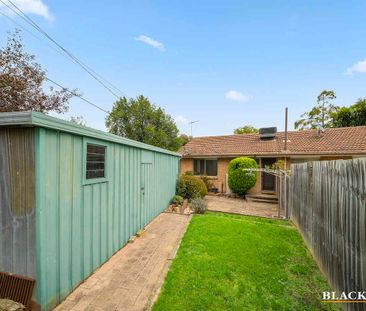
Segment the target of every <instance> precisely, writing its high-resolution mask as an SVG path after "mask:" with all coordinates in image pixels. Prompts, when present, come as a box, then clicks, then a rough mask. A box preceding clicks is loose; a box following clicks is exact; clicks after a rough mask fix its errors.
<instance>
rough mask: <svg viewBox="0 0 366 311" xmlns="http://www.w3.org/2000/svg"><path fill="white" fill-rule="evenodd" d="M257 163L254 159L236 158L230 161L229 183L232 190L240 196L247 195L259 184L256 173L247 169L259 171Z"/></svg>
mask: <svg viewBox="0 0 366 311" xmlns="http://www.w3.org/2000/svg"><path fill="white" fill-rule="evenodd" d="M257 168H258V165H257V162H256V161H255V160H254V159H252V158H245V157H241V158H236V159H233V160H231V161H230V163H229V168H228V175H229V176H228V183H229V187H230V189H231V190H232V191H233V192H235V193H238V194H245V193H247V192H248V190H249V189H250V188H252V187H253V186H254V185H255V183H256V182H257V174H256V172H250V171H246V170H245V169H257Z"/></svg>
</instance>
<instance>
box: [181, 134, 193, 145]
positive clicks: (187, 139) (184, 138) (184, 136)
mask: <svg viewBox="0 0 366 311" xmlns="http://www.w3.org/2000/svg"><path fill="white" fill-rule="evenodd" d="M179 139H180V144H181V145H182V146H184V145H186V144H188V143H189V142H190V140H191V139H192V136H188V135H187V134H180V135H179Z"/></svg>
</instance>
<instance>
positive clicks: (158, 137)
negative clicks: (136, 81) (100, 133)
mask: <svg viewBox="0 0 366 311" xmlns="http://www.w3.org/2000/svg"><path fill="white" fill-rule="evenodd" d="M106 126H107V128H108V130H109V132H110V133H113V134H116V135H120V136H123V137H127V138H130V139H134V140H137V141H140V142H143V143H146V144H150V145H154V146H157V147H161V148H165V149H169V150H173V151H176V150H178V149H179V147H180V146H181V140H180V139H179V137H178V132H179V131H178V128H177V126H176V124H175V122H174V120H173V118H172V117H171V116H170V115H168V114H166V113H165V111H164V110H163V109H161V108H158V107H155V106H154V105H152V104H151V103H150V101H149V99H148V98H146V97H144V96H142V95H140V96H138V97H137V98H136V99H133V98H130V99H127V98H126V97H122V98H120V99H119V100H118V101H117V102H115V103H114V106H113V109H112V111H111V113H110V114H109V116H108V117H107V119H106Z"/></svg>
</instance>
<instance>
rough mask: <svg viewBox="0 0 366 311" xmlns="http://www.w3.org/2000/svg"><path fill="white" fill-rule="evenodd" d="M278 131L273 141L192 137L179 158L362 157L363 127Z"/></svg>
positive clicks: (365, 130) (253, 137) (365, 147)
mask: <svg viewBox="0 0 366 311" xmlns="http://www.w3.org/2000/svg"><path fill="white" fill-rule="evenodd" d="M287 141H288V142H287V150H286V151H285V150H284V143H285V133H284V132H278V133H277V135H276V138H275V139H273V140H260V138H259V135H258V134H239V135H226V136H208V137H196V138H193V139H192V140H191V141H190V142H189V143H187V144H186V145H185V146H183V147H182V148H181V149H180V150H179V152H180V153H181V154H182V156H183V157H186V158H190V157H199V156H215V157H220V156H221V157H229V156H239V155H252V156H261V155H263V156H271V155H273V156H278V155H283V156H285V155H307V156H309V155H351V154H354V155H356V154H357V155H358V154H360V155H363V154H365V155H366V126H358V127H346V128H330V129H326V131H325V132H324V133H321V134H320V135H318V132H317V130H306V131H290V132H288V140H287Z"/></svg>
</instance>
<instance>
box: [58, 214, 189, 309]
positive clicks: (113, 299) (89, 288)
mask: <svg viewBox="0 0 366 311" xmlns="http://www.w3.org/2000/svg"><path fill="white" fill-rule="evenodd" d="M189 219H190V217H189V216H187V215H181V214H169V213H162V214H160V215H159V216H158V217H157V218H155V219H154V220H153V221H152V222H151V223H150V224H149V225H148V226H147V227H146V231H145V232H144V234H143V235H142V236H141V237H139V238H137V239H136V240H135V241H134V242H133V243H129V244H127V245H126V246H125V247H124V248H122V249H121V250H120V251H118V252H117V253H116V254H115V255H114V256H113V257H111V258H110V259H109V260H108V261H107V262H106V263H105V264H104V265H103V266H101V267H100V268H99V269H97V270H96V271H95V273H94V274H93V275H91V276H90V277H89V278H88V279H87V280H86V281H85V282H84V283H82V284H81V285H80V286H79V287H78V288H76V290H75V291H74V292H72V293H71V294H70V295H69V296H68V297H67V298H66V300H65V301H64V302H63V303H61V304H60V305H59V306H58V307H56V308H55V309H54V311H66V310H67V311H82V310H88V311H93V310H95V311H97V310H108V311H112V310H134V311H137V310H149V309H150V307H151V305H152V304H153V302H154V299H155V298H156V296H157V294H158V292H159V290H160V288H161V286H162V284H163V282H164V278H165V276H166V273H167V271H168V268H169V266H170V263H171V260H172V259H173V258H174V257H175V254H176V251H177V249H178V247H179V243H180V241H181V239H182V237H183V234H184V232H185V230H186V228H187V225H188V223H189Z"/></svg>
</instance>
